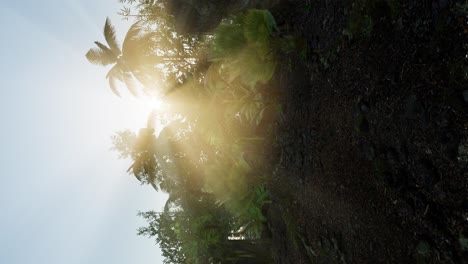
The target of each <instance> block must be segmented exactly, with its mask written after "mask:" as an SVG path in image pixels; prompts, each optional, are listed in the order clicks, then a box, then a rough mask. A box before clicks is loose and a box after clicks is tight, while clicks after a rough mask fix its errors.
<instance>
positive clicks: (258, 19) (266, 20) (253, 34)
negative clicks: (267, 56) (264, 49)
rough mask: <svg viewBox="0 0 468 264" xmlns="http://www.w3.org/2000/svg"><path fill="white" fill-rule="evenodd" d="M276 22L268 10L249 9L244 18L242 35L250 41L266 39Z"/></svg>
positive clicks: (259, 41) (264, 41) (263, 40)
mask: <svg viewBox="0 0 468 264" xmlns="http://www.w3.org/2000/svg"><path fill="white" fill-rule="evenodd" d="M274 28H276V22H275V19H274V18H273V15H272V14H271V13H270V12H269V11H268V10H259V9H250V10H249V11H248V12H247V14H246V15H245V18H244V36H245V38H246V39H247V41H249V42H250V43H255V42H257V43H260V44H264V43H266V42H267V41H268V38H269V36H270V34H271V33H272V32H273V29H274Z"/></svg>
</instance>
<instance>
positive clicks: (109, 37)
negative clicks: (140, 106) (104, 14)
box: [86, 18, 150, 96]
mask: <svg viewBox="0 0 468 264" xmlns="http://www.w3.org/2000/svg"><path fill="white" fill-rule="evenodd" d="M104 38H105V40H106V42H107V45H105V44H103V43H101V42H99V41H95V42H94V43H95V44H96V46H97V48H91V49H90V50H89V51H88V52H87V53H86V58H87V59H88V61H89V62H91V63H93V64H97V65H102V66H106V65H110V64H114V66H113V67H112V68H111V69H110V70H109V72H108V73H107V75H106V78H107V79H109V86H110V88H111V89H112V91H113V92H114V93H115V94H116V95H117V96H120V93H119V91H118V90H117V81H120V82H123V83H125V85H126V86H127V88H128V89H129V91H130V92H131V93H132V94H133V95H136V94H137V89H136V83H135V79H140V77H141V76H139V75H140V73H141V71H140V70H138V69H137V68H138V67H139V66H140V65H141V66H144V65H143V64H142V63H141V61H142V59H143V58H144V57H145V56H146V54H145V52H146V51H148V48H149V45H148V44H149V41H150V37H149V36H148V35H143V34H142V27H141V23H140V22H136V23H134V24H133V25H132V26H131V27H130V29H129V31H128V32H127V35H126V36H125V39H124V41H123V44H122V49H121V48H120V45H119V43H118V42H117V38H116V33H115V28H114V26H112V24H111V23H110V20H109V18H107V19H106V23H105V25H104Z"/></svg>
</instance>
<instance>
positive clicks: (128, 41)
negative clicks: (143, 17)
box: [122, 21, 143, 55]
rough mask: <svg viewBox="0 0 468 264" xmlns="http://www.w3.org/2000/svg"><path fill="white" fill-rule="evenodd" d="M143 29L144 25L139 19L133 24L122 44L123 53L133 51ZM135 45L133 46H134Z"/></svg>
mask: <svg viewBox="0 0 468 264" xmlns="http://www.w3.org/2000/svg"><path fill="white" fill-rule="evenodd" d="M142 31H143V26H142V23H141V22H140V21H137V22H135V23H133V25H132V26H131V27H130V29H129V30H128V32H127V35H125V39H124V42H123V44H122V53H123V54H127V55H128V54H130V53H132V50H133V49H134V46H135V44H136V42H137V40H138V38H139V37H140V36H141V34H142ZM132 46H133V47H132Z"/></svg>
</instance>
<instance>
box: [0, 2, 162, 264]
mask: <svg viewBox="0 0 468 264" xmlns="http://www.w3.org/2000/svg"><path fill="white" fill-rule="evenodd" d="M0 8H1V11H2V12H1V13H2V15H1V16H0V27H1V28H0V34H1V41H0V60H1V63H0V77H1V78H0V89H1V97H0V98H1V101H0V118H1V129H0V145H1V152H0V164H1V172H0V175H1V179H2V184H1V185H0V210H1V211H0V212H1V215H0V263H5V264H16V263H18V264H29V263H31V264H33V263H34V264H41V263H47V264H74V263H80V264H83V263H86V264H93V263H99V264H106V263H112V264H120V263H139V264H140V263H162V260H161V259H160V256H159V255H160V252H159V248H158V247H157V246H156V245H155V243H154V240H152V239H148V238H144V237H139V236H137V235H136V229H137V228H138V227H139V226H141V225H144V222H143V221H142V219H140V218H139V217H137V216H136V214H137V211H138V210H150V209H155V210H160V209H161V208H162V205H163V203H164V202H165V196H164V195H162V194H158V193H156V192H155V191H154V190H153V189H151V188H150V187H148V186H141V185H140V184H139V183H138V181H137V180H136V179H135V178H134V177H133V176H130V175H128V174H126V173H125V171H126V169H127V168H128V166H129V165H130V161H128V160H119V159H117V153H115V152H111V151H110V150H109V149H110V147H111V143H110V136H111V135H112V134H113V133H114V132H115V131H118V130H123V129H126V128H130V129H133V130H137V129H138V128H140V127H143V126H145V124H146V115H145V113H144V110H145V109H144V107H141V106H140V104H138V101H137V100H135V99H132V98H131V97H130V96H129V95H127V94H126V93H123V96H124V99H119V98H118V97H116V96H114V95H113V94H112V92H111V91H110V89H109V87H108V85H107V81H106V79H105V74H106V72H107V69H105V68H102V67H98V66H95V65H91V64H89V63H88V62H87V61H86V58H85V56H84V55H85V53H86V52H87V50H88V49H89V48H90V47H92V45H93V41H94V40H101V41H104V37H103V35H102V28H103V26H104V21H105V19H106V16H109V17H110V18H111V20H112V22H113V23H114V24H115V25H116V27H117V30H118V31H119V35H120V36H121V37H120V40H121V39H122V35H124V34H125V32H126V30H127V28H128V27H129V23H128V22H122V21H121V19H120V17H119V16H118V15H116V12H117V11H118V10H119V8H120V7H119V4H118V1H117V0H99V1H96V0H45V1H39V0H21V1H2V3H1V4H0Z"/></svg>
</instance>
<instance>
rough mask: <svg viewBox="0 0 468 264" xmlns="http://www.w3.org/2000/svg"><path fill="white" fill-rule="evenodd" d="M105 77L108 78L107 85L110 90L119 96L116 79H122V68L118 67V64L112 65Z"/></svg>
mask: <svg viewBox="0 0 468 264" xmlns="http://www.w3.org/2000/svg"><path fill="white" fill-rule="evenodd" d="M106 78H107V79H109V86H110V88H111V90H112V92H113V93H114V94H115V95H117V96H118V97H120V93H119V91H118V90H117V81H122V70H121V69H120V68H119V66H118V64H116V65H114V67H112V68H111V69H110V70H109V72H108V73H107V75H106Z"/></svg>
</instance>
